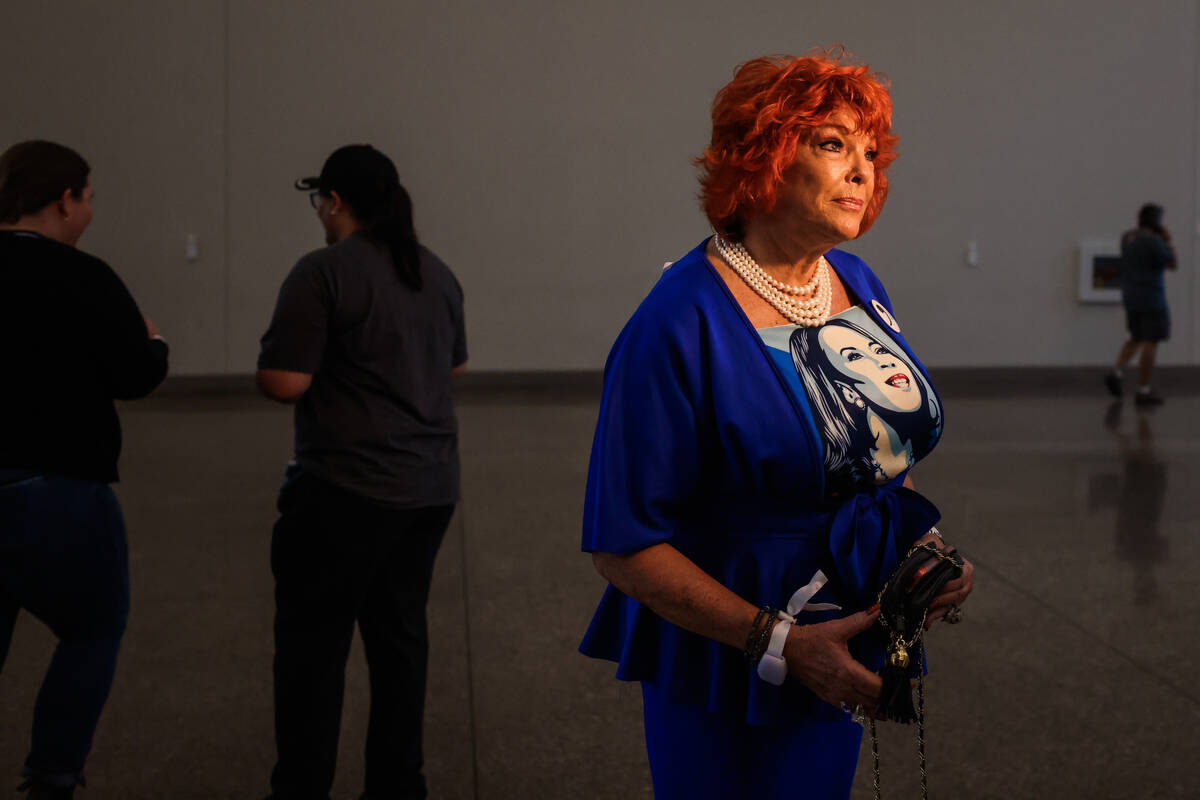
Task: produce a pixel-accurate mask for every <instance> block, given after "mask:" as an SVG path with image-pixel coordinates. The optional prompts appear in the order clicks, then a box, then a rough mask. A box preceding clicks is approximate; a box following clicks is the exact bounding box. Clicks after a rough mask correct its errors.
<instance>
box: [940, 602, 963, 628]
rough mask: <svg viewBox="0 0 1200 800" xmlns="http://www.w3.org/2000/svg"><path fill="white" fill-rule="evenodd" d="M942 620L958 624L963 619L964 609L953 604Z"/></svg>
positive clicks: (950, 623)
mask: <svg viewBox="0 0 1200 800" xmlns="http://www.w3.org/2000/svg"><path fill="white" fill-rule="evenodd" d="M942 621H943V622H945V623H947V624H949V625H957V624H958V623H960V622H962V621H963V610H962V609H961V608H959V607H958V606H957V605H951V606H950V608H948V609H947V610H946V614H945V616H943V617H942Z"/></svg>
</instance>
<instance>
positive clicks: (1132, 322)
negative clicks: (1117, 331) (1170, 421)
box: [1104, 203, 1176, 406]
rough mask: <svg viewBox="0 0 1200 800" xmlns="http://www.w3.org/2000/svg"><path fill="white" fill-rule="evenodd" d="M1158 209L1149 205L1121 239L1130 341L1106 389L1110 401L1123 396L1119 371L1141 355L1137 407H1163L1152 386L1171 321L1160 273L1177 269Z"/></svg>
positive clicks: (1123, 293)
mask: <svg viewBox="0 0 1200 800" xmlns="http://www.w3.org/2000/svg"><path fill="white" fill-rule="evenodd" d="M1162 217H1163V209H1162V206H1159V205H1155V204H1154V203H1147V204H1146V205H1144V206H1142V208H1141V210H1139V211H1138V225H1137V227H1136V228H1134V229H1133V230H1131V231H1126V232H1125V234H1124V235H1123V236H1122V237H1121V299H1122V300H1123V301H1124V303H1125V324H1126V327H1128V329H1129V340H1128V341H1126V342H1125V344H1123V345H1121V349H1120V351H1118V352H1117V362H1116V364H1115V365H1114V366H1113V370H1112V372H1110V373H1108V374H1107V375H1105V376H1104V385H1105V386H1106V387H1107V388H1108V391H1109V393H1111V394H1112V395H1113V396H1114V397H1120V396H1121V395H1122V394H1123V393H1124V386H1123V384H1124V381H1123V379H1122V374H1121V371H1122V370H1123V369H1124V368H1125V365H1126V364H1128V363H1129V362H1130V360H1132V359H1133V357H1134V355H1136V354H1140V359H1139V362H1138V390H1137V393H1136V394H1135V395H1134V396H1133V399H1134V402H1135V403H1137V404H1138V405H1139V406H1156V405H1161V404H1162V402H1163V398H1162V396H1161V395H1160V394H1158V393H1157V392H1155V391H1154V389H1153V388H1152V386H1151V382H1150V381H1151V378H1152V377H1153V374H1154V358H1155V355H1156V352H1157V350H1158V343H1159V342H1165V341H1166V340H1167V339H1169V338H1170V337H1171V315H1170V312H1169V311H1168V310H1167V293H1166V289H1165V287H1164V286H1163V272H1164V270H1168V269H1175V266H1176V260H1175V250H1174V249H1173V248H1172V247H1171V234H1170V233H1168V232H1167V229H1166V228H1164V227H1163V224H1162Z"/></svg>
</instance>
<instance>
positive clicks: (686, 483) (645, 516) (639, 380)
mask: <svg viewBox="0 0 1200 800" xmlns="http://www.w3.org/2000/svg"><path fill="white" fill-rule="evenodd" d="M664 280H666V278H665V277H664ZM657 294H658V296H656V293H653V292H652V293H651V295H650V297H648V298H647V299H646V301H645V302H643V304H642V305H641V307H639V309H638V310H637V312H636V313H635V314H634V316H633V318H632V319H631V320H630V321H629V323H628V324H627V325H626V327H625V329H624V330H623V331H622V332H621V335H620V336H619V337H618V338H617V341H616V343H615V344H614V345H613V349H612V352H611V353H610V355H609V357H608V362H607V363H606V365H605V369H604V393H603V396H602V398H601V402H600V416H599V419H598V421H597V423H596V435H595V439H594V440H593V443H592V455H591V461H590V464H589V467H588V481H587V493H586V497H585V500H584V516H583V549H584V550H585V551H588V552H591V551H602V552H607V553H617V554H620V555H626V554H629V553H632V552H635V551H637V550H641V549H643V548H645V547H649V546H651V545H654V544H658V543H660V542H667V541H670V540H671V538H672V536H673V535H674V534H675V532H676V528H677V525H678V521H679V520H680V518H681V516H682V515H684V514H685V513H686V509H687V508H688V507H689V505H690V502H691V501H692V499H693V498H694V497H695V495H696V491H697V483H698V478H699V475H700V469H701V466H700V462H701V459H702V453H701V449H702V448H701V445H700V435H699V424H700V417H701V416H702V414H703V411H702V409H699V408H698V407H697V406H698V405H699V404H698V402H697V395H698V394H699V391H700V387H701V386H702V384H703V379H702V377H701V376H702V375H703V374H704V373H703V366H702V364H701V359H700V358H699V353H698V352H697V351H698V350H699V349H700V346H699V345H698V343H697V342H698V340H699V337H698V336H696V333H695V331H694V330H692V331H690V332H689V330H688V329H689V328H694V324H689V323H688V320H687V319H686V317H688V316H689V315H688V314H687V313H686V310H683V311H684V312H685V313H683V314H681V313H680V312H681V309H679V308H670V307H667V306H669V303H670V300H669V298H663V297H662V296H661V295H662V293H657ZM668 294H669V293H668ZM680 317H683V318H685V319H680ZM691 317H692V322H693V323H694V322H695V320H696V314H694V313H693V314H692V315H691Z"/></svg>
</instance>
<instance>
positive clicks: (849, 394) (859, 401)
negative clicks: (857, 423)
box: [842, 384, 867, 408]
mask: <svg viewBox="0 0 1200 800" xmlns="http://www.w3.org/2000/svg"><path fill="white" fill-rule="evenodd" d="M842 399H843V400H845V401H846V402H847V403H849V404H850V405H853V406H858V407H859V408H866V407H867V402H866V401H865V400H863V398H862V395H861V394H859V393H858V392H856V391H855V390H854V389H851V388H850V387H849V386H847V385H845V384H842Z"/></svg>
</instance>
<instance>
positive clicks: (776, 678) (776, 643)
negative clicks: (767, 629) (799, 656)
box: [758, 619, 792, 686]
mask: <svg viewBox="0 0 1200 800" xmlns="http://www.w3.org/2000/svg"><path fill="white" fill-rule="evenodd" d="M791 629H792V623H791V622H789V621H788V620H786V619H780V620H779V622H776V623H775V628H774V629H773V630H772V631H771V641H770V643H769V644H768V645H767V652H765V653H763V657H762V658H761V659H759V661H758V677H760V678H762V679H763V680H764V681H766V682H767V683H772V684H774V685H776V686H782V685H783V681H784V679H785V678H787V674H788V669H787V661H785V660H784V658H783V645H784V643H785V642H786V641H787V635H788V631H789V630H791Z"/></svg>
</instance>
